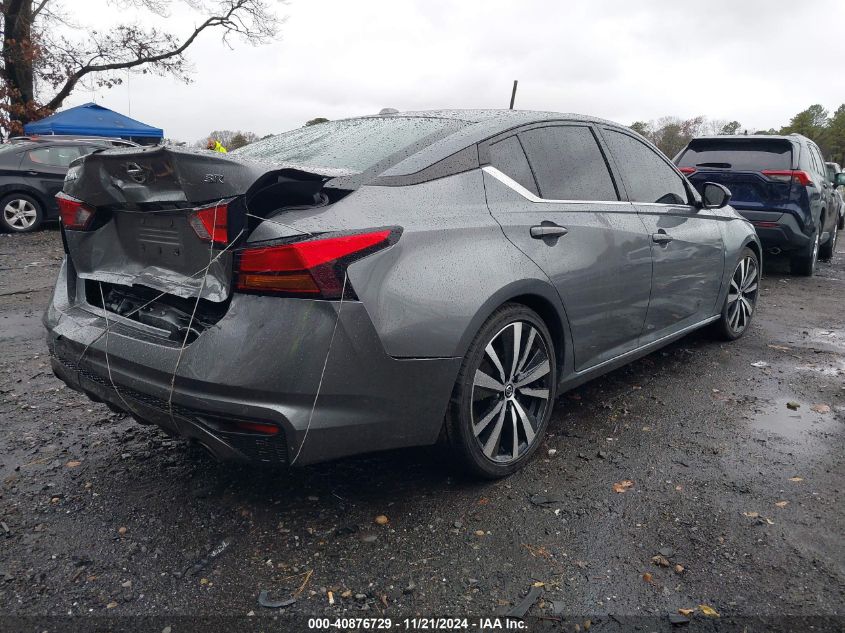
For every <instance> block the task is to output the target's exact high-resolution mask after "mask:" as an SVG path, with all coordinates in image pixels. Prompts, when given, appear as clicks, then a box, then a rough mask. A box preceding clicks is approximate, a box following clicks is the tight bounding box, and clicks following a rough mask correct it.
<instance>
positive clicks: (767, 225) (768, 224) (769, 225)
mask: <svg viewBox="0 0 845 633" xmlns="http://www.w3.org/2000/svg"><path fill="white" fill-rule="evenodd" d="M752 224H754V226H759V227H760V228H761V229H774V228H776V227H778V226H779V224H778V223H777V222H752Z"/></svg>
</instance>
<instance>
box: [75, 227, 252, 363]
mask: <svg viewBox="0 0 845 633" xmlns="http://www.w3.org/2000/svg"><path fill="white" fill-rule="evenodd" d="M242 234H243V229H241V231H240V233H238V234H237V235H236V236H235V238H234V239H233V240H232V242H231V243H230V244H229V245H228V246H226V248H224V249H223V250H221V251H220V252H219V253H217V255H215V257H214V260H213V261H212V262H211V263H214V262H215V261H217V260H218V259H220V257H221V256H222V255H223V253H225V252H226V251H228V250H229V249H230V248H232V246H234V244H235V242H236V241H237V240H238V238H240V236H241V235H242ZM210 265H211V264H209V266H210ZM209 266H206V267H205V268H200V269H199V270H198V271H197V272H195V273H194V274H192V275H189V276H188V279H193V278H194V277H196V276H197V275H200V274H202V273H205V274H208V269H209ZM97 283H98V284H101V285H102V282H99V281H98V282H97ZM173 285H174V286H186V285H187V282H178V281H176V282H173ZM100 294H101V295H102V288H101V289H100ZM167 294H170V293H168V292H166V291H165V292H161V293H159V294H157V295H156V296H155V297H153V298H152V299H150V300H149V301H147V302H146V303H144V304H142V305H140V306H138V307H137V308H135V309H134V310H130V311H129V312H127V313H126V314H122V315H120V316H122V317H124V318H126V319H128V318H130V317H132V316H134V315H136V314H138V312H140V311H141V310H143V309H144V308H146V307H147V306H148V305H150V304H152V303H155V302H156V301H158V300H159V299H161V298H162V297H163V296H165V295H167ZM105 311H106V304H105V303H103V312H105ZM104 334H105V332H101V333H100V334H98V335H97V336H96V337H95V338H94V339H93V340H92V341H91V342H90V343H88V345H86V346H85V349H83V350H82V353H81V354H80V355H79V358H78V359H77V360H76V362H77V363H80V362H82V360H83V359H84V358H85V354H86V353H87V352H88V348H89V347H91V346H92V345H93V344H94V343H96V342H97V341H99V340H100V339H101V338H102V337H103V335H104Z"/></svg>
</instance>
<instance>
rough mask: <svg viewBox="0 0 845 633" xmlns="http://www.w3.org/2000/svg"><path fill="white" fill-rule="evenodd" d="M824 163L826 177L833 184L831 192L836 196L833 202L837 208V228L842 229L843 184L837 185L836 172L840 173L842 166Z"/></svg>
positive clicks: (844, 215) (844, 222)
mask: <svg viewBox="0 0 845 633" xmlns="http://www.w3.org/2000/svg"><path fill="white" fill-rule="evenodd" d="M825 165H826V166H827V178H828V180H829V181H830V182H832V183H833V184H834V192H833V193H834V196H835V198H836V200H835V202H834V204H835V206H836V207H837V208H838V209H839V213H838V217H839V223H838V224H837V228H838V229H839V230H840V231H842V230H843V229H845V198H843V192H845V186H842V185H837V174H841V173H842V167H840V166H839V164H838V163H825Z"/></svg>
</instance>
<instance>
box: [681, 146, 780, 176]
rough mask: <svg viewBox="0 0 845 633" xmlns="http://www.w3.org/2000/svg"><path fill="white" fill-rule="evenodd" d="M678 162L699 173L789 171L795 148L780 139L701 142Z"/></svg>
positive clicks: (685, 153)
mask: <svg viewBox="0 0 845 633" xmlns="http://www.w3.org/2000/svg"><path fill="white" fill-rule="evenodd" d="M676 162H677V164H678V166H679V167H695V168H696V169H702V168H703V169H706V168H708V167H710V168H716V169H732V170H735V171H763V170H787V169H792V144H791V143H790V142H789V141H783V140H779V139H771V140H769V139H750V140H743V139H698V140H694V141H692V142H690V144H689V146H688V147H687V148H686V150H684V152H683V153H682V154H681V156H679V157H678V160H677V161H676Z"/></svg>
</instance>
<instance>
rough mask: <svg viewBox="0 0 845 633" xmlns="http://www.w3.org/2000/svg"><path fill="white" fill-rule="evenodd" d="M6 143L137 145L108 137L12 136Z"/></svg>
mask: <svg viewBox="0 0 845 633" xmlns="http://www.w3.org/2000/svg"><path fill="white" fill-rule="evenodd" d="M6 142H7V143H11V144H14V145H24V144H26V143H33V144H41V145H46V144H55V145H79V144H80V143H83V144H90V145H109V146H113V147H114V146H122V147H134V146H136V145H137V143H133V142H132V141H127V140H126V139H121V138H108V137H100V136H78V137H77V136H58V135H56V136H53V135H49V136H13V137H12V138H10V139H8V141H6Z"/></svg>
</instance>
